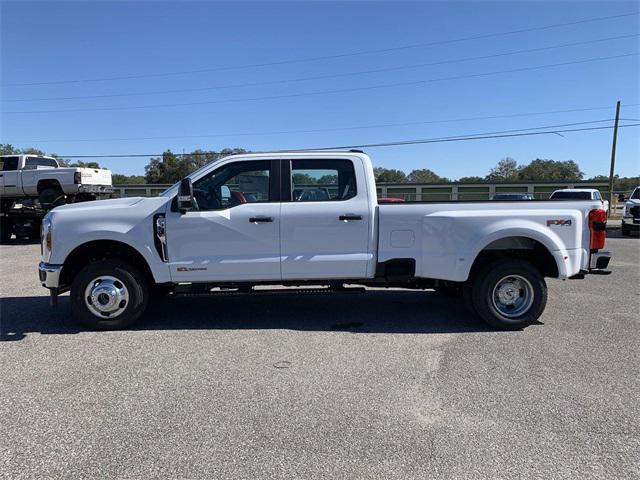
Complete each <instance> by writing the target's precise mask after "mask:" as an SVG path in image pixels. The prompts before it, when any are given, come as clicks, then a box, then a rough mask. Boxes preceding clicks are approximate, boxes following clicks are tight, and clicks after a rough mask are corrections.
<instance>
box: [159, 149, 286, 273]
mask: <svg viewBox="0 0 640 480" xmlns="http://www.w3.org/2000/svg"><path fill="white" fill-rule="evenodd" d="M279 184H280V164H279V161H277V160H273V161H272V160H255V161H246V160H245V161H230V162H229V163H225V164H223V165H221V166H220V167H218V168H217V169H215V170H214V171H212V172H210V173H208V174H207V175H205V176H204V177H201V178H199V179H197V180H195V181H194V182H193V190H194V197H195V203H196V205H195V206H194V210H192V211H189V212H186V213H184V214H180V212H178V211H177V209H176V208H175V204H174V206H172V207H171V208H170V209H169V211H168V212H167V226H166V236H167V248H168V260H169V265H170V271H171V278H172V280H173V281H174V282H181V281H188V282H208V281H243V280H246V281H250V280H280V279H281V275H280V185H279ZM174 202H175V199H174Z"/></svg>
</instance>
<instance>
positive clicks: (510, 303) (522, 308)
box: [491, 275, 535, 318]
mask: <svg viewBox="0 0 640 480" xmlns="http://www.w3.org/2000/svg"><path fill="white" fill-rule="evenodd" d="M534 297H535V294H534V293H533V286H532V285H531V283H530V282H529V280H527V279H526V278H524V277H522V276H520V275H507V276H506V277H503V278H502V279H500V281H499V282H497V283H496V286H495V287H493V292H492V293H491V300H492V302H493V306H494V308H495V309H496V310H497V311H498V313H499V314H500V315H502V316H504V317H506V318H516V317H519V316H521V315H524V314H525V313H527V312H528V311H529V309H530V308H531V305H533V299H534Z"/></svg>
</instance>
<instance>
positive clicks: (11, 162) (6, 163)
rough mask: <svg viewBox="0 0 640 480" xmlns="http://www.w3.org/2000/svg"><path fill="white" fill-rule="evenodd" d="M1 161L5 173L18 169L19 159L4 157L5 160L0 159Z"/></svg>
mask: <svg viewBox="0 0 640 480" xmlns="http://www.w3.org/2000/svg"><path fill="white" fill-rule="evenodd" d="M0 161H1V162H2V171H3V172H8V171H11V170H17V169H18V157H4V158H3V159H0Z"/></svg>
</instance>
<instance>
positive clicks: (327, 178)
mask: <svg viewBox="0 0 640 480" xmlns="http://www.w3.org/2000/svg"><path fill="white" fill-rule="evenodd" d="M291 187H292V188H291V199H292V200H293V201H294V202H327V201H339V200H348V199H349V198H353V197H355V196H356V174H355V171H354V169H353V163H351V162H350V161H349V160H293V161H292V162H291Z"/></svg>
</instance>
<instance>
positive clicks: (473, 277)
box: [39, 151, 611, 329]
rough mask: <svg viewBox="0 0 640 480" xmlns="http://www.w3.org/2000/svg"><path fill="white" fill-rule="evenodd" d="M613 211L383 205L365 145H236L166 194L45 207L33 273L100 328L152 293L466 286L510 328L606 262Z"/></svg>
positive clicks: (131, 312) (595, 205) (130, 315)
mask: <svg viewBox="0 0 640 480" xmlns="http://www.w3.org/2000/svg"><path fill="white" fill-rule="evenodd" d="M296 193H297V194H296ZM606 218H607V217H606V213H605V211H604V210H603V209H602V203H601V202H600V201H597V200H584V201H580V200H578V201H560V202H556V201H551V200H530V201H527V202H522V201H496V200H494V201H478V202H456V201H446V202H423V203H410V202H402V203H389V204H379V203H378V201H377V198H376V185H375V181H374V174H373V168H372V165H371V161H370V160H369V157H368V156H367V155H365V154H364V153H362V152H360V151H333V152H327V151H318V152H286V153H271V154H266V153H263V154H242V155H236V156H230V157H225V158H222V159H220V160H217V161H215V162H211V163H209V164H207V165H205V166H204V167H202V168H200V169H199V170H197V171H195V172H193V173H192V174H191V175H189V176H188V177H186V178H184V179H183V180H182V181H181V182H179V183H178V184H176V185H174V186H173V187H171V188H169V189H168V190H166V191H165V192H164V193H163V194H162V195H161V196H159V197H155V198H141V197H139V198H122V199H114V200H104V201H96V202H88V203H80V204H75V205H63V206H61V207H57V208H55V209H53V210H51V211H50V212H49V213H48V214H47V216H46V217H45V218H44V219H43V223H42V237H41V241H42V258H41V263H40V265H39V279H40V282H41V283H42V285H43V286H44V287H46V288H48V289H49V290H50V293H51V299H52V303H53V304H55V303H56V299H57V296H58V295H59V294H60V293H63V292H66V291H70V292H71V296H70V303H71V311H72V313H73V315H74V317H75V318H76V319H77V320H78V321H80V322H81V323H83V324H84V325H86V326H89V327H90V328H95V329H117V328H124V327H126V326H128V325H131V324H132V323H133V322H135V321H136V320H138V319H139V318H140V317H141V315H142V314H143V312H144V310H145V308H146V307H147V305H148V303H149V302H150V301H152V298H154V295H152V294H153V293H157V292H159V291H160V292H165V293H166V292H172V293H173V294H180V293H203V294H209V295H211V294H215V291H217V290H226V291H229V290H232V291H236V292H237V293H238V294H251V293H250V292H253V289H254V287H256V286H261V287H262V288H265V286H267V285H290V286H310V285H319V286H323V287H324V288H326V289H327V290H329V291H331V290H340V291H341V290H343V289H344V288H345V287H344V286H345V285H354V284H355V285H364V286H375V287H402V288H412V289H431V288H433V289H436V290H442V291H444V292H447V293H453V294H458V295H460V296H462V297H463V299H464V300H465V302H466V304H467V305H468V306H469V308H470V309H471V310H472V311H475V312H476V313H477V315H478V316H480V317H481V318H482V319H483V320H484V321H486V322H487V323H489V324H490V325H492V326H494V327H496V328H502V329H517V328H523V327H526V326H527V325H530V324H531V323H532V322H534V321H535V320H536V319H538V318H539V317H540V315H541V314H542V312H543V311H544V308H545V305H546V300H547V285H546V283H545V277H552V278H560V279H569V278H571V279H583V278H585V276H586V275H587V274H590V273H591V274H608V273H611V272H609V271H608V270H606V268H607V266H608V263H609V260H610V254H609V253H608V252H606V251H603V248H604V243H605V236H606ZM327 287H328V288H327ZM325 291H326V290H325ZM247 292H249V293H247ZM428 315H429V313H428V312H425V317H428ZM425 320H426V318H425ZM176 321H179V319H176Z"/></svg>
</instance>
